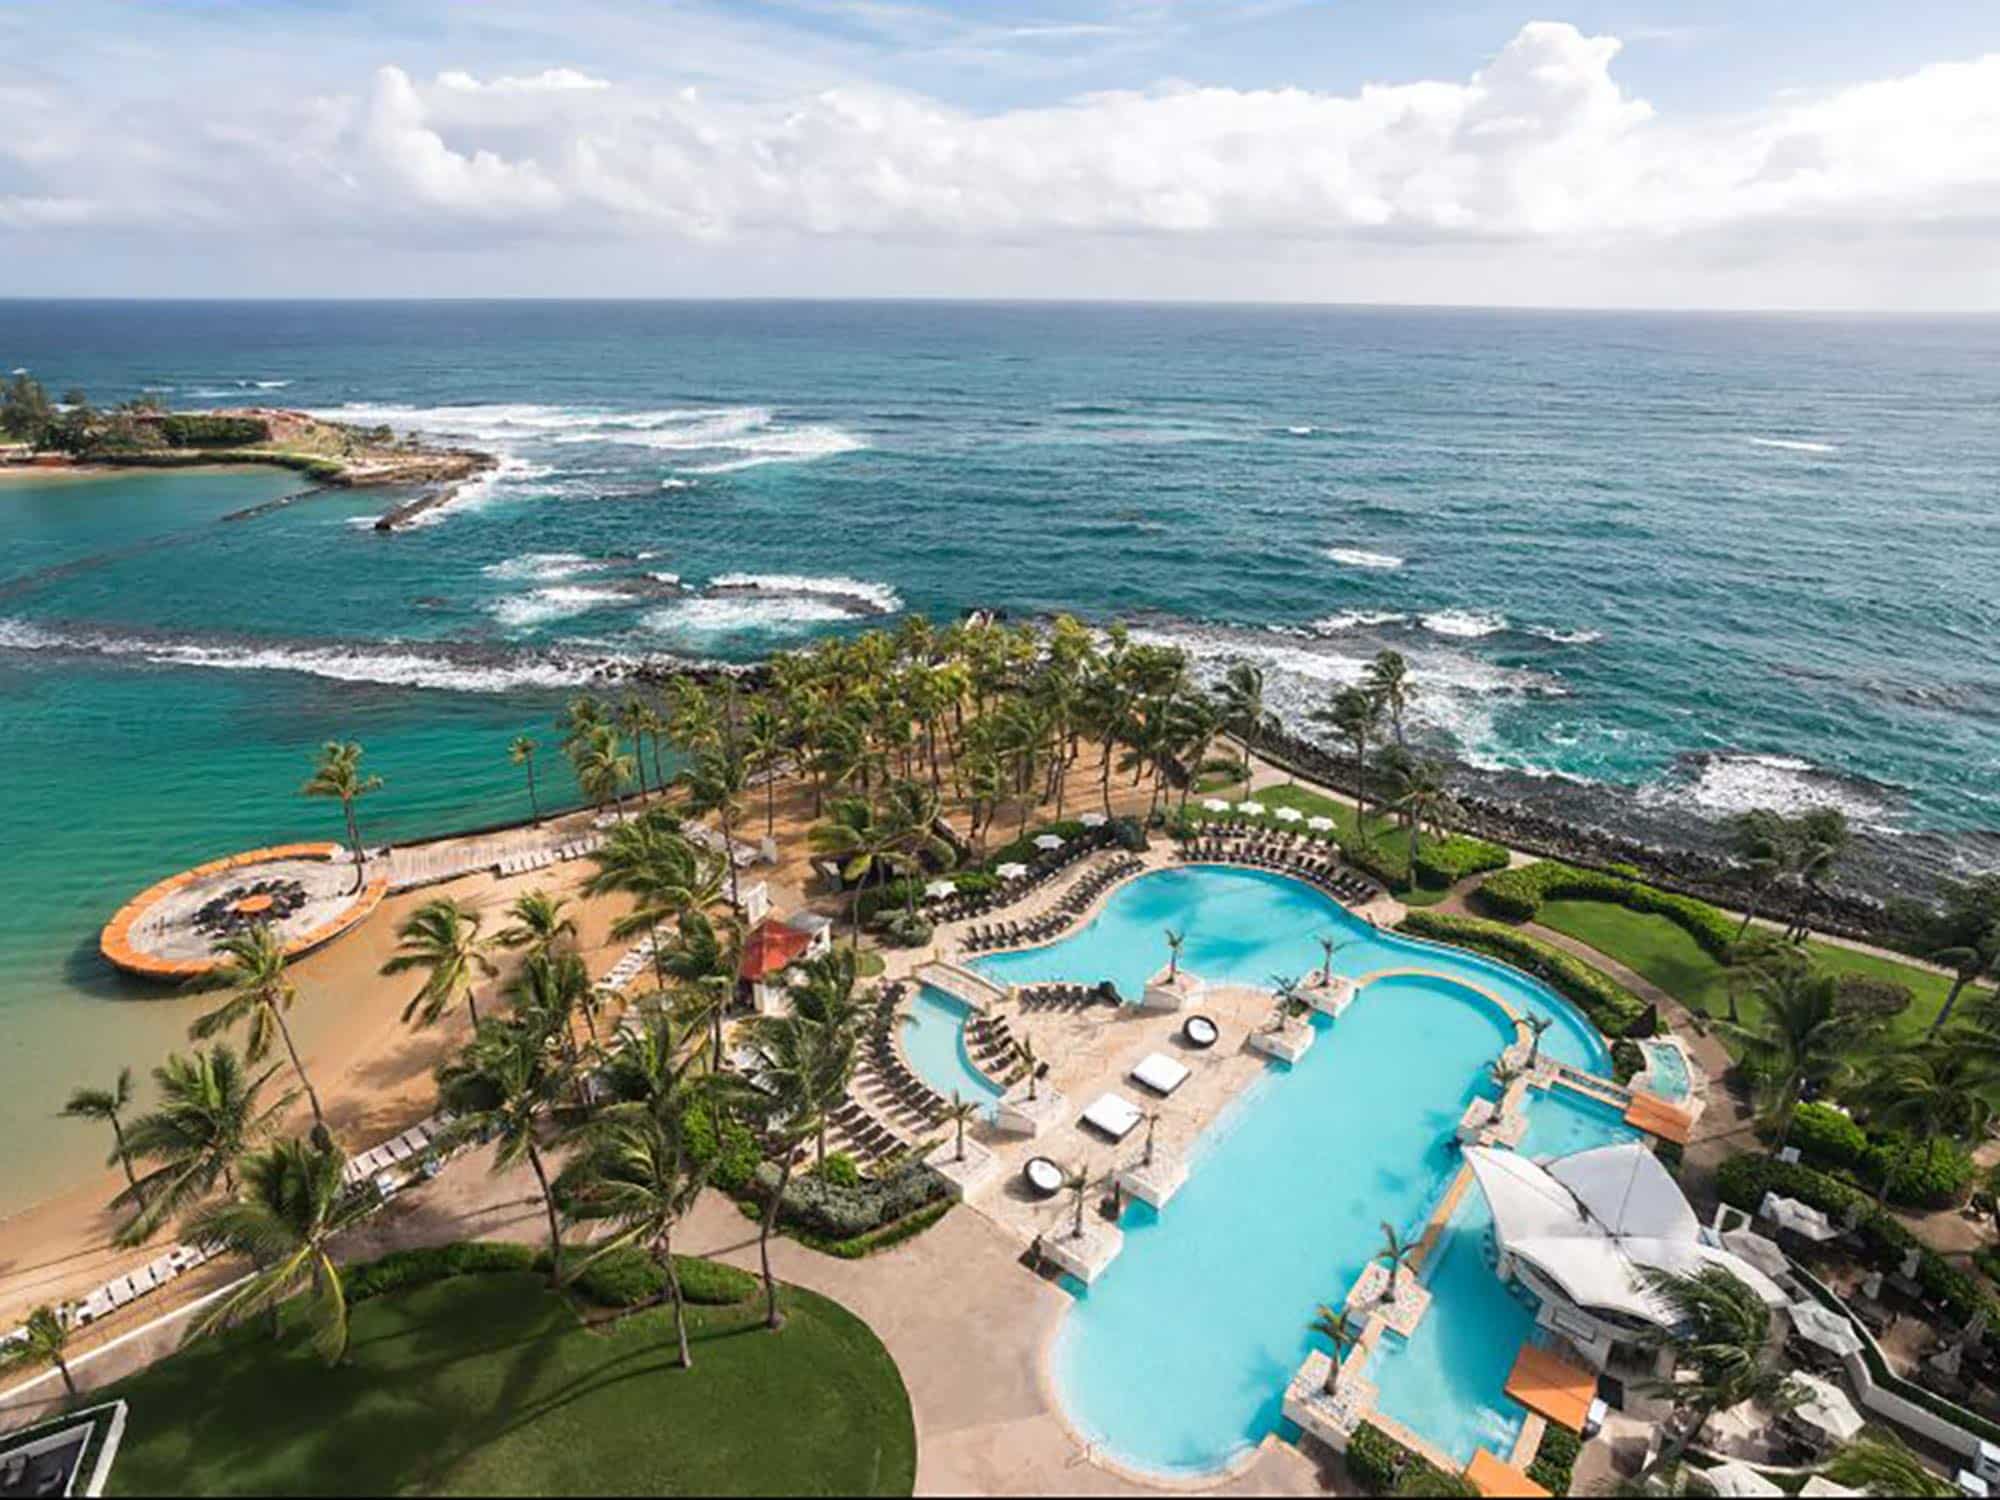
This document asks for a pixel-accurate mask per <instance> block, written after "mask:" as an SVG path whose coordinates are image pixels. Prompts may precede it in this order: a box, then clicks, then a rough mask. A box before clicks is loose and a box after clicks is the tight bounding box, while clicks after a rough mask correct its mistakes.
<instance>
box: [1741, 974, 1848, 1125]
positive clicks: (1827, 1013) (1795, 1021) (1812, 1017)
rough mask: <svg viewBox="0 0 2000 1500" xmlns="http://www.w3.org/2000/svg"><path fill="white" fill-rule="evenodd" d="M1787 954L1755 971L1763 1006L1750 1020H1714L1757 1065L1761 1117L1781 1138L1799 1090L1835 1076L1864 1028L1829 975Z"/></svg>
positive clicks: (1837, 1076)
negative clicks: (1843, 1003) (1755, 1018)
mask: <svg viewBox="0 0 2000 1500" xmlns="http://www.w3.org/2000/svg"><path fill="white" fill-rule="evenodd" d="M1789 957H1790V961H1788V962H1782V963H1769V964H1766V965H1765V966H1764V968H1763V970H1762V971H1761V972H1760V974H1759V976H1758V979H1757V993H1758V996H1759V998H1760V999H1761V1000H1762V1001H1763V1006H1764V1011H1763V1015H1762V1016H1761V1017H1760V1018H1759V1020H1758V1021H1757V1023H1756V1024H1755V1025H1754V1026H1743V1025H1731V1024H1730V1023H1729V1022H1727V1021H1724V1022H1721V1023H1720V1025H1721V1026H1722V1029H1723V1030H1724V1031H1725V1032H1727V1033H1728V1035H1729V1036H1730V1037H1732V1038H1734V1039H1735V1041H1736V1042H1737V1043H1738V1044H1739V1045H1740V1046H1741V1048H1742V1049H1743V1053H1744V1055H1745V1056H1746V1057H1748V1058H1749V1059H1750V1060H1751V1061H1752V1062H1753V1063H1755V1064H1756V1065H1757V1066H1758V1067H1759V1069H1760V1070H1761V1074H1762V1080H1763V1093H1764V1119H1765V1123H1766V1124H1767V1125H1769V1126H1770V1127H1771V1128H1772V1129H1774V1130H1775V1131H1776V1133H1777V1137H1778V1140H1779V1142H1780V1143H1781V1144H1782V1143H1783V1141H1784V1139H1785V1137H1786V1135H1787V1134H1789V1132H1790V1130H1791V1125H1792V1112H1793V1111H1794V1110H1795V1109H1796V1108H1797V1107H1798V1102H1799V1099H1800V1098H1801V1096H1802V1095H1803V1093H1804V1091H1805V1090H1806V1089H1807V1088H1808V1087H1812V1086H1816V1085H1822V1084H1827V1083H1831V1082H1832V1081H1833V1080H1835V1079H1836V1078H1839V1077H1841V1076H1842V1075H1843V1074H1844V1073H1845V1072H1846V1070H1847V1065H1848V1063H1847V1060H1848V1057H1849V1055H1850V1054H1851V1053H1852V1052H1853V1050H1854V1048H1855V1046H1856V1044H1857V1043H1858V1042H1859V1041H1860V1040H1861V1037H1862V1035H1863V1033H1864V1031H1865V1029H1866V1025H1865V1023H1864V1022H1862V1021H1861V1020H1859V1019H1858V1018H1857V1017H1855V1016H1854V1015H1853V1014H1851V1013H1849V1012H1847V1011H1845V1010H1843V1009H1842V1008H1841V1005H1840V999H1839V986H1838V984H1837V982H1836V981H1835V979H1834V977H1833V976H1832V975H1830V974H1820V973H1816V972H1815V971H1814V970H1813V969H1812V967H1811V965H1810V964H1808V963H1807V962H1805V960H1804V959H1803V957H1800V956H1797V955H1790V956H1789Z"/></svg>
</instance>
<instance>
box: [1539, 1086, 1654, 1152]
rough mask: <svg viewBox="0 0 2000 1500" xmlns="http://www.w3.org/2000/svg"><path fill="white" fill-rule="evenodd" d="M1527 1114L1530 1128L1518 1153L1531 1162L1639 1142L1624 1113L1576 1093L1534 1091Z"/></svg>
mask: <svg viewBox="0 0 2000 1500" xmlns="http://www.w3.org/2000/svg"><path fill="white" fill-rule="evenodd" d="M1526 1113H1527V1116H1528V1128H1527V1130H1526V1132H1524V1133H1523V1135H1522V1136H1521V1144H1520V1145H1519V1146H1517V1147H1516V1148H1515V1149H1516V1150H1518V1151H1519V1152H1520V1153H1521V1154H1522V1155H1523V1156H1526V1157H1530V1158H1534V1157H1541V1156H1572V1155H1574V1154H1575V1153H1576V1152H1578V1151H1589V1150H1591V1149H1593V1148H1594V1147H1597V1146H1616V1145H1622V1144H1623V1143H1624V1142H1626V1141H1636V1140H1638V1139H1639V1132H1638V1130H1637V1129H1635V1128H1634V1127H1632V1126H1630V1125H1627V1124H1626V1123H1625V1115H1624V1111H1622V1110H1620V1109H1619V1108H1618V1107H1617V1106H1616V1105H1613V1104H1606V1103H1605V1102H1604V1101H1603V1100H1602V1099H1593V1098H1591V1097H1590V1096H1589V1095H1588V1094H1579V1093H1578V1092H1577V1091H1576V1090H1575V1089H1566V1088H1553V1089H1549V1090H1547V1091H1546V1092H1544V1091H1542V1090H1538V1089H1531V1090H1529V1092H1528V1100H1527V1110H1526Z"/></svg>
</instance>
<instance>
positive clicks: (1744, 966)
mask: <svg viewBox="0 0 2000 1500" xmlns="http://www.w3.org/2000/svg"><path fill="white" fill-rule="evenodd" d="M1776 943H1777V939H1776V938H1775V937H1773V936H1771V935H1770V934H1768V933H1760V934H1758V935H1756V936H1754V937H1747V938H1746V937H1743V936H1741V935H1740V934H1739V936H1738V937H1737V939H1736V941H1735V942H1733V943H1731V944H1730V945H1729V946H1728V948H1726V949H1725V950H1724V957H1723V961H1722V987H1723V993H1724V994H1725V995H1726V996H1727V997H1728V999H1729V1024H1730V1025H1732V1026H1740V1025H1741V1024H1742V1022H1743V1018H1742V1014H1741V1012H1740V1010H1739V1008H1738V1002H1739V1001H1740V1000H1741V998H1742V992H1743V987H1744V985H1746V984H1751V985H1754V984H1756V983H1757V982H1758V981H1760V980H1761V979H1762V977H1763V974H1764V971H1765V969H1766V968H1767V967H1768V966H1769V965H1770V964H1771V962H1772V959H1773V948H1774V946H1775V945H1776Z"/></svg>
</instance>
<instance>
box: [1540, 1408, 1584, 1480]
mask: <svg viewBox="0 0 2000 1500" xmlns="http://www.w3.org/2000/svg"><path fill="white" fill-rule="evenodd" d="M1582 1452H1583V1441H1582V1439H1580V1438H1578V1437H1577V1435H1576V1434H1575V1433H1573V1432H1571V1431H1570V1430H1569V1429H1568V1428H1566V1427H1558V1426H1556V1425H1555V1424H1554V1423H1553V1422H1551V1423H1550V1424H1549V1425H1548V1426H1547V1427H1545V1428H1543V1429H1542V1441H1541V1444H1540V1445H1539V1446H1538V1447H1537V1448H1536V1449H1535V1460H1534V1462H1533V1463H1531V1464H1529V1465H1528V1477H1529V1478H1530V1479H1532V1480H1534V1481H1535V1483H1536V1484H1539V1485H1540V1486H1541V1487H1542V1488H1543V1489H1545V1490H1547V1491H1548V1492H1549V1493H1550V1494H1551V1495H1567V1494H1568V1493H1569V1485H1570V1475H1571V1471H1572V1470H1574V1469H1575V1468H1576V1460H1577V1455H1578V1454H1580V1453H1582Z"/></svg>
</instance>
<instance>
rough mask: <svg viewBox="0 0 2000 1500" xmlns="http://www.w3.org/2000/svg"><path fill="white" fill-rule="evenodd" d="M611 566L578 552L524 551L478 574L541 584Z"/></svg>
mask: <svg viewBox="0 0 2000 1500" xmlns="http://www.w3.org/2000/svg"><path fill="white" fill-rule="evenodd" d="M610 566H611V564H610V563H609V562H608V561H606V560H605V559H603V558H594V557H585V556H584V555H583V554H582V553H581V552H523V553H522V554H521V555H520V556H519V557H510V558H508V559H507V560H506V561H504V562H497V563H488V564H487V565H486V566H485V567H483V568H481V569H480V570H479V571H480V572H482V573H484V574H485V575H486V576H487V577H488V578H503V579H509V580H533V581H537V582H540V581H549V580H554V579H558V578H574V577H575V576H576V575H577V574H579V573H595V572H598V571H600V570H601V569H604V568H608V567H610Z"/></svg>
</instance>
